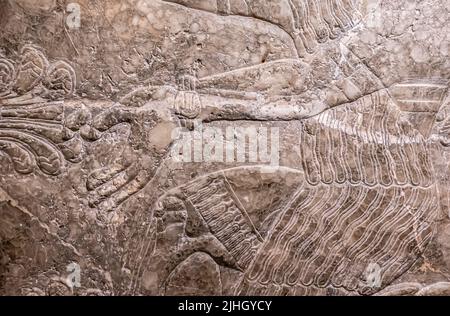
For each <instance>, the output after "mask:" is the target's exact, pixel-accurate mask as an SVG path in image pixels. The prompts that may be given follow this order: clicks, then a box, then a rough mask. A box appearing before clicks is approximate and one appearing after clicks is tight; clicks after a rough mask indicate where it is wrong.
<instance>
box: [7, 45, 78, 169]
mask: <svg viewBox="0 0 450 316" xmlns="http://www.w3.org/2000/svg"><path fill="white" fill-rule="evenodd" d="M75 85H76V78H75V72H74V71H73V69H72V67H71V66H70V65H68V64H67V63H65V62H63V61H57V62H55V63H49V62H48V60H47V58H46V57H45V55H44V54H43V52H42V51H40V50H39V49H38V48H36V47H34V46H31V45H26V46H24V47H23V48H22V50H21V52H20V59H19V61H18V63H17V65H16V64H15V63H14V62H13V61H11V60H8V59H6V58H0V150H1V151H2V152H3V153H5V154H7V155H8V157H10V160H11V162H12V164H13V166H14V169H15V170H16V171H17V172H19V173H24V174H27V173H31V172H33V171H34V170H35V168H36V167H37V169H39V170H41V171H42V172H44V173H45V174H49V175H57V174H58V173H60V172H61V169H62V167H63V165H64V163H65V161H73V162H75V161H78V160H79V154H80V151H81V147H80V144H79V143H78V142H77V141H76V140H73V139H72V138H73V135H70V133H67V130H66V129H65V128H64V103H63V99H64V98H65V97H69V96H71V95H72V94H73V93H74V90H75Z"/></svg>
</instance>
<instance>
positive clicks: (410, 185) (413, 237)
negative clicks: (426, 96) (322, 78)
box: [237, 91, 439, 295]
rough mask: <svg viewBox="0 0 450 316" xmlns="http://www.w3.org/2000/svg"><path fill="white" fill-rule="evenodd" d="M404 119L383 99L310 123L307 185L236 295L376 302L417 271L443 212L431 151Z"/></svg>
mask: <svg viewBox="0 0 450 316" xmlns="http://www.w3.org/2000/svg"><path fill="white" fill-rule="evenodd" d="M399 112H400V110H399V109H398V108H397V107H396V105H395V104H394V103H393V101H392V100H391V99H390V97H389V96H388V94H387V92H386V91H380V92H377V93H374V94H372V95H369V96H366V97H364V98H362V99H360V100H359V101H357V102H354V103H352V104H350V105H347V106H343V107H339V108H335V109H332V110H329V111H327V112H325V113H323V114H322V115H320V116H318V117H315V118H312V119H309V120H307V121H305V122H304V125H303V127H304V128H303V131H302V135H301V151H302V159H303V161H302V163H303V167H304V171H305V177H306V180H307V182H308V185H307V186H306V189H304V190H302V191H300V192H299V193H298V194H297V196H295V197H294V198H293V200H292V202H291V203H290V204H289V205H288V206H287V207H285V209H284V210H283V211H282V212H281V215H280V216H279V218H278V220H277V223H276V224H275V225H274V228H273V230H272V231H271V233H270V234H269V236H268V238H267V239H266V240H265V241H264V243H263V245H262V246H261V248H260V250H259V252H258V254H257V256H256V257H255V259H254V260H253V262H252V264H251V265H250V267H249V269H248V271H247V272H246V273H245V276H244V278H243V281H242V283H241V284H240V286H239V287H238V289H237V294H240V295H287V294H289V295H296V294H306V293H308V294H325V293H326V291H337V289H339V290H340V291H341V292H340V293H349V292H351V293H358V294H373V293H376V292H377V291H379V290H380V289H382V288H384V287H386V286H387V285H389V284H390V283H391V282H392V281H393V280H395V279H396V278H398V277H399V276H401V275H402V274H403V273H404V272H405V271H407V270H408V269H409V268H410V267H411V265H412V264H413V263H414V262H415V261H416V260H417V258H418V257H419V255H420V253H421V252H422V251H423V249H424V247H425V246H426V245H427V243H428V242H429V241H430V239H431V238H432V236H433V232H434V226H433V222H434V221H435V218H436V215H437V209H438V207H439V206H438V200H437V192H436V187H435V185H434V183H435V179H434V177H433V173H432V166H431V163H430V157H429V150H428V149H427V143H426V141H425V139H424V138H423V136H422V135H421V134H420V133H419V132H417V131H416V130H415V129H413V128H411V126H410V125H408V123H407V122H403V121H402V120H401V119H400V113H399ZM373 267H376V268H377V269H378V271H377V273H378V276H379V282H378V283H375V284H372V283H371V282H372V281H373V280H370V277H371V274H370V273H371V269H373Z"/></svg>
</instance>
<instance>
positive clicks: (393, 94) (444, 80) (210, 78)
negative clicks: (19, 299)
mask: <svg viewBox="0 0 450 316" xmlns="http://www.w3.org/2000/svg"><path fill="white" fill-rule="evenodd" d="M70 3H76V4H78V5H79V8H80V27H79V28H72V27H71V26H70V23H69V24H68V23H67V19H68V18H69V17H70V14H71V13H70V12H67V5H68V4H70ZM327 3H328V6H327ZM329 3H331V5H330V4H329ZM299 8H303V9H299ZM327 8H328V9H330V10H332V11H333V14H331V13H330V12H331V11H326V9H327ZM296 10H298V11H296ZM302 10H303V11H302ZM305 10H306V11H305ZM308 10H309V11H308ZM449 10H450V5H449V3H448V2H447V1H446V0H430V1H419V0H401V1H391V0H355V1H351V0H328V1H325V0H292V1H291V0H268V1H262V0H227V1H223V2H222V1H220V0H218V1H217V2H216V1H215V0H177V1H175V0H170V1H163V0H146V1H145V0H128V1H118V0H94V1H87V0H86V1H84V0H78V1H70V0H66V1H63V0H39V1H31V0H0V83H1V85H0V294H2V295H12V294H15V295H179V294H180V295H243V294H263V295H396V294H401V295H448V294H450V283H449V282H450V280H449V278H450V230H449V229H450V226H449V225H450V223H449V214H450V213H449V205H450V201H449V198H450V197H449V184H450V183H449V181H450V180H449V177H450V170H449V161H450V160H449V159H450V156H449V155H450V149H449V148H450V141H449V140H448V139H449V138H450V136H449V135H450V134H449V133H450V109H449V107H450V103H449V98H448V92H447V90H448V84H449V80H450V58H449V42H450V41H449V36H450V35H449V34H450V29H449V19H450V15H449ZM305 12H306V13H305ZM324 12H329V14H330V15H329V16H328V17H327V15H326V14H325V13H324ZM302 14H303V16H302ZM331 16H333V17H331ZM327 19H334V20H333V22H330V20H327ZM305 21H306V22H305ZM296 23H297V24H296ZM304 23H309V24H304ZM320 23H322V24H320ZM333 23H334V24H333ZM305 25H306V26H305ZM332 26H333V27H334V29H333V27H332ZM324 27H325V29H326V30H327V31H326V32H327V33H326V34H322V35H321V32H322V31H323V28H324ZM333 32H335V34H334V33H333ZM308 36H309V37H308ZM8 67H9V68H8ZM195 122H203V126H205V127H218V128H221V129H222V130H225V129H226V128H227V127H250V128H254V127H256V128H258V127H267V128H268V129H269V130H270V129H275V128H277V129H278V130H279V137H280V138H279V143H280V150H279V155H280V161H279V164H280V166H279V168H272V167H269V168H268V170H266V169H267V168H266V167H267V166H261V164H260V163H258V162H254V163H249V162H232V163H229V162H204V161H203V162H197V163H196V162H192V163H181V164H180V163H175V162H174V161H173V160H172V159H171V157H170V153H171V148H172V147H173V146H174V143H175V144H176V143H177V141H176V140H175V141H174V140H173V139H172V132H173V130H174V129H176V128H177V127H183V128H184V129H185V130H186V131H188V133H191V134H193V133H194V132H195V129H193V126H194V124H195ZM27 135H28V136H27ZM27 137H28V138H27ZM236 137H237V136H236ZM379 139H382V141H378V140H379ZM388 140H389V144H387V143H386V142H388ZM380 142H381V145H380ZM383 142H384V143H383ZM342 148H344V149H342ZM340 150H343V151H345V153H346V154H347V155H348V156H347V157H348V158H345V156H344V158H343V159H342V157H341V156H339V155H341V153H340ZM394 153H398V157H397V156H395V154H394ZM339 157H341V158H339ZM355 157H356V158H355ZM382 157H385V159H386V160H383V158H382ZM396 157H397V158H396ZM327 159H328V164H327ZM333 159H334V160H333ZM339 159H341V160H339ZM377 159H378V160H377ZM338 160H339V161H340V163H334V164H333V163H330V162H329V161H335V162H338ZM309 163H312V164H314V163H316V164H317V166H318V168H319V169H320V168H322V169H320V170H319V169H318V171H317V170H316V171H314V170H313V167H308V166H310V165H309ZM352 163H354V164H355V165H356V167H354V166H353V165H352ZM339 164H341V165H339ZM343 164H347V167H345V166H344V167H342V165H343ZM402 164H403V167H398V166H399V165H402ZM330 166H331V168H329V167H330ZM358 166H359V167H358ZM327 167H328V169H327ZM311 168H312V169H311ZM342 168H343V169H344V171H343V174H342V173H340V171H339V170H341V169H342ZM345 168H347V169H346V170H347V171H345ZM358 168H359V169H358ZM395 168H397V169H395ZM401 168H404V169H402V170H407V171H405V173H406V174H407V175H406V176H405V175H403V177H404V178H405V179H404V180H405V181H403V178H402V175H401V174H400V171H398V170H400V169H401ZM355 170H356V171H355ZM392 170H395V171H392ZM314 172H317V173H316V174H314ZM315 176H317V177H319V178H320V179H319V180H318V181H317V182H316V181H315V178H314V177H315ZM340 176H342V177H344V178H345V179H343V181H340V180H339V177H340ZM355 177H356V178H358V177H359V178H358V179H359V180H355V181H353V180H354V179H355ZM386 177H388V178H389V179H386ZM371 179H373V183H372V181H371ZM328 180H329V181H328ZM344 192H346V193H344ZM362 192H363V193H362ZM345 194H347V196H346V198H345V199H344V200H342V201H341V200H339V198H343V196H344V195H345ZM360 194H364V198H360V197H359V195H360ZM411 196H414V198H412V197H411ZM308 198H311V199H313V200H312V201H314V202H310V203H309V204H308V203H306V202H305V201H308ZM377 199H381V200H380V201H379V203H378V204H376V202H374V201H377ZM351 203H354V205H355V206H354V207H353V209H352V208H351V207H350V206H349V205H352V204H351ZM358 203H359V204H358ZM371 203H373V204H374V205H378V207H371V205H372V204H371ZM389 203H391V204H389ZM296 207H297V208H296ZM350 210H351V212H355V213H352V214H353V215H351V216H350V215H348V217H346V216H347V215H346V214H349V212H350ZM358 212H359V213H358ZM383 212H384V213H383ZM210 213H211V214H213V215H208V214H210ZM214 214H215V215H214ZM216 215H217V216H218V218H216V217H214V216H216ZM209 216H212V217H209ZM290 225H291V226H290ZM308 225H309V226H308ZM377 225H379V226H377ZM288 229H291V230H288ZM377 230H379V231H382V233H380V234H377V233H376V232H377ZM311 236H314V238H315V239H314V240H313V237H311ZM330 236H331V237H330ZM327 238H328V239H327ZM321 241H327V242H326V243H325V242H321ZM358 242H360V243H358ZM308 243H309V244H308ZM322 243H324V244H322ZM363 246H364V247H363ZM352 247H353V248H352ZM358 247H360V248H358ZM389 247H391V248H389ZM361 249H362V250H361ZM383 249H385V251H386V253H384V252H383V251H384V250H383ZM314 251H315V252H314ZM335 253H336V257H333V256H334V254H335ZM276 257H278V258H280V259H279V261H277V260H275V259H273V258H276ZM355 258H356V259H355ZM283 260H284V261H283ZM290 262H293V263H295V264H297V263H298V267H299V268H298V269H295V268H294V267H293V266H291V265H290ZM350 262H354V263H350ZM71 263H76V264H77V265H79V267H80V271H81V282H80V286H74V285H73V283H71V282H72V281H73V280H72V279H71V278H70V275H71V274H70V272H71V271H68V270H67V266H68V265H69V264H71ZM352 264H353V266H352ZM371 264H375V265H377V266H378V267H379V268H380V269H381V271H379V274H377V273H378V272H376V271H375V272H374V271H371V268H370V267H371ZM300 267H301V268H300ZM291 270H292V271H294V272H292V274H290V275H288V274H286V273H284V272H283V271H291ZM375 270H376V269H375ZM347 271H355V272H354V273H355V274H354V275H353V274H352V273H353V272H352V273H347ZM373 273H375V274H373ZM297 276H298V278H297V279H296V281H292V282H291V279H292V278H294V277H297ZM371 277H375V279H377V278H378V277H380V283H379V284H376V285H373V284H372V285H370V284H371V283H370V282H371Z"/></svg>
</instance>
